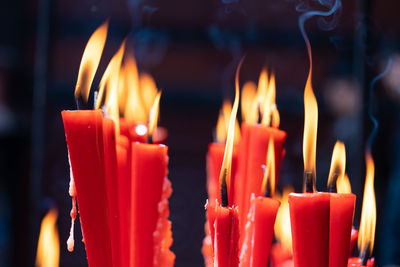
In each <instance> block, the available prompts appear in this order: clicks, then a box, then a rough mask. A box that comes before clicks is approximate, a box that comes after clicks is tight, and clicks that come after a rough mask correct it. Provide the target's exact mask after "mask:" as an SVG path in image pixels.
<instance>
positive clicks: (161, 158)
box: [130, 143, 168, 267]
mask: <svg viewBox="0 0 400 267" xmlns="http://www.w3.org/2000/svg"><path fill="white" fill-rule="evenodd" d="M167 151H168V148H167V147H166V146H164V145H153V144H141V143H132V193H131V205H132V207H131V209H132V214H131V235H130V243H131V247H130V254H131V256H130V258H131V264H130V266H131V267H137V266H155V265H154V261H155V255H154V250H155V245H156V244H155V243H154V234H155V232H156V228H157V224H158V221H159V217H160V214H159V205H162V204H160V203H162V202H161V200H162V199H163V198H162V194H163V184H164V180H165V179H167V178H166V177H167V174H168V168H167V165H168V156H167ZM158 266H162V265H158Z"/></svg>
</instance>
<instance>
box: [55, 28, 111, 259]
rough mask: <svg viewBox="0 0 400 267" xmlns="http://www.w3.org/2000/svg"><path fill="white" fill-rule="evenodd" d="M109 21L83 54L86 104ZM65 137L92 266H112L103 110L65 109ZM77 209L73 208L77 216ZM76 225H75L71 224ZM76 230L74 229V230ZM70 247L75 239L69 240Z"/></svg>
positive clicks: (80, 101)
mask: <svg viewBox="0 0 400 267" xmlns="http://www.w3.org/2000/svg"><path fill="white" fill-rule="evenodd" d="M107 28H108V24H107V23H105V24H103V25H102V26H100V27H99V28H98V29H97V30H96V31H95V32H94V33H93V35H92V36H91V38H90V39H89V41H88V44H87V46H86V48H85V51H84V53H83V56H82V61H81V65H80V68H79V74H78V81H77V85H76V89H75V99H76V101H77V105H78V107H79V108H87V99H88V97H89V91H90V86H91V83H92V80H93V77H94V74H95V72H96V69H97V66H98V63H99V61H100V57H101V53H102V50H103V48H104V43H105V40H106V37H107ZM61 115H62V118H63V123H64V129H65V135H66V141H67V146H68V152H69V159H70V165H71V172H72V173H71V185H72V190H70V192H72V193H73V194H72V195H73V197H75V190H74V189H76V197H77V200H78V204H79V210H80V219H81V226H82V234H83V236H84V242H85V247H86V253H87V258H88V263H89V266H96V267H99V266H105V267H106V266H107V267H109V266H112V249H111V237H110V225H109V221H108V216H109V214H108V208H107V207H108V203H107V188H106V179H105V173H104V145H103V142H104V139H103V112H102V111H101V110H78V111H63V112H62V113H61ZM75 214H76V213H75V212H71V217H72V218H73V219H74V217H75ZM71 229H73V226H71ZM71 233H73V231H71ZM68 247H69V250H72V249H73V240H71V239H69V240H68Z"/></svg>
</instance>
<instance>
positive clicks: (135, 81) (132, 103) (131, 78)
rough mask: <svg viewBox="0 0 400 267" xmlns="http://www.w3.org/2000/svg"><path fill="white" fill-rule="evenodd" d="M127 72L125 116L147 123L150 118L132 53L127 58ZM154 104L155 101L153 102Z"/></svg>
mask: <svg viewBox="0 0 400 267" xmlns="http://www.w3.org/2000/svg"><path fill="white" fill-rule="evenodd" d="M125 71H126V72H125V74H126V76H127V87H128V99H127V103H126V107H125V112H124V115H125V118H126V119H127V120H128V121H131V122H135V123H147V119H148V118H149V116H148V114H147V112H146V110H145V107H144V105H143V101H142V99H141V95H140V83H139V73H138V69H137V65H136V61H135V57H134V56H133V55H132V54H130V53H129V54H128V55H127V58H126V69H125ZM151 103H152V104H153V103H154V100H153V102H151Z"/></svg>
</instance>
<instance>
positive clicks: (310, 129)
mask: <svg viewBox="0 0 400 267" xmlns="http://www.w3.org/2000/svg"><path fill="white" fill-rule="evenodd" d="M304 116H305V119H304V135H303V160H304V171H305V172H311V173H313V175H314V176H315V153H316V149H317V127H318V104H317V100H316V98H315V95H314V92H313V89H312V86H311V71H310V74H309V75H308V78H307V84H306V88H305V90H304Z"/></svg>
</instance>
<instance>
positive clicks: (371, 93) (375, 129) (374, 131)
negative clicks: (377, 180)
mask: <svg viewBox="0 0 400 267" xmlns="http://www.w3.org/2000/svg"><path fill="white" fill-rule="evenodd" d="M391 66H392V59H391V58H389V60H388V63H387V65H386V68H385V70H384V71H383V72H382V73H380V74H378V75H377V76H376V77H375V78H374V79H372V81H371V84H370V86H369V103H368V115H369V117H370V119H371V121H372V123H373V128H372V131H371V133H370V134H369V136H368V139H367V146H366V147H367V150H370V149H371V148H372V143H373V142H374V139H375V136H376V134H377V132H378V127H379V124H378V120H377V119H376V118H375V116H374V114H373V113H372V104H373V99H374V97H373V96H374V87H375V84H376V83H377V82H378V81H379V80H380V79H382V78H383V77H384V76H385V75H386V74H387V73H388V72H389V70H390V67H391Z"/></svg>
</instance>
